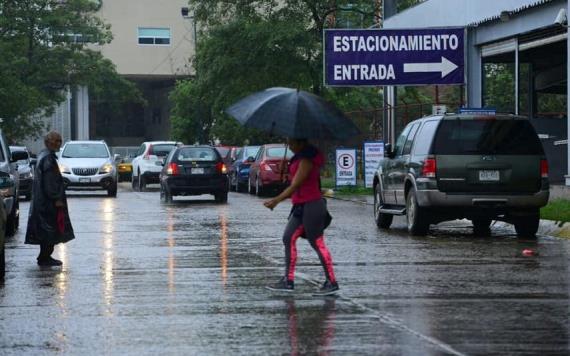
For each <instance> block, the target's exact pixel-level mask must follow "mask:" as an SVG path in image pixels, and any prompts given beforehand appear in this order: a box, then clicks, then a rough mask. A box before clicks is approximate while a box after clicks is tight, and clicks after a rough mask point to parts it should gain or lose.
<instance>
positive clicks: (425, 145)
mask: <svg viewBox="0 0 570 356" xmlns="http://www.w3.org/2000/svg"><path fill="white" fill-rule="evenodd" d="M438 122H439V121H436V120H431V121H427V122H426V123H425V124H424V125H423V126H422V128H421V130H420V131H419V133H418V134H417V135H416V136H417V137H418V138H417V139H416V143H415V145H414V154H415V155H418V156H425V155H428V154H429V149H430V147H431V142H432V140H433V137H434V135H435V131H436V130H437V124H438Z"/></svg>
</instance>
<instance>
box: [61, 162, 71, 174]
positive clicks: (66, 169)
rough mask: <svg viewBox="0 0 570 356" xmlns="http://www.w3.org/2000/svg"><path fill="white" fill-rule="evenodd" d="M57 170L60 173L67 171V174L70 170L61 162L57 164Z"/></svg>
mask: <svg viewBox="0 0 570 356" xmlns="http://www.w3.org/2000/svg"><path fill="white" fill-rule="evenodd" d="M59 171H60V172H61V173H68V174H70V173H71V171H70V170H69V168H68V167H67V166H64V165H63V164H60V165H59Z"/></svg>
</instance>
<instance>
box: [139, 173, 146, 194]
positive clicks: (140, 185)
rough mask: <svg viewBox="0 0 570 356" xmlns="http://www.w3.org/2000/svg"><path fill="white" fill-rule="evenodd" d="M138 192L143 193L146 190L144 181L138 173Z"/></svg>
mask: <svg viewBox="0 0 570 356" xmlns="http://www.w3.org/2000/svg"><path fill="white" fill-rule="evenodd" d="M138 182H139V192H144V191H145V190H146V179H145V177H144V176H143V175H141V172H139V179H138Z"/></svg>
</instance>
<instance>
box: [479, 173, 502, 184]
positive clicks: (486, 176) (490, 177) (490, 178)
mask: <svg viewBox="0 0 570 356" xmlns="http://www.w3.org/2000/svg"><path fill="white" fill-rule="evenodd" d="M479 180H480V181H481V182H498V181H499V180H500V175H499V171H479Z"/></svg>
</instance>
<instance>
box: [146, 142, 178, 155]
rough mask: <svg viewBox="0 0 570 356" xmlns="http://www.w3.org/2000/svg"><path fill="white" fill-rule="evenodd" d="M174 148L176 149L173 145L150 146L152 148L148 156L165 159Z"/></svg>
mask: <svg viewBox="0 0 570 356" xmlns="http://www.w3.org/2000/svg"><path fill="white" fill-rule="evenodd" d="M174 147H176V145H175V144H159V145H152V148H151V149H150V154H151V155H156V156H159V157H165V156H168V154H169V153H170V151H172V149H173V148H174Z"/></svg>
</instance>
